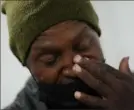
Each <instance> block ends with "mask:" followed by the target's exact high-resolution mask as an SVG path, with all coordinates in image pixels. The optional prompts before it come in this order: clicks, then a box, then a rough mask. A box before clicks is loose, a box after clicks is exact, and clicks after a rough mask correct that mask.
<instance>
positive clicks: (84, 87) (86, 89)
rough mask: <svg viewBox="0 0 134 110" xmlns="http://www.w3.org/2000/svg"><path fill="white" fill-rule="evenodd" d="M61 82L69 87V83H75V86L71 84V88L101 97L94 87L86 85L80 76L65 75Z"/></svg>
mask: <svg viewBox="0 0 134 110" xmlns="http://www.w3.org/2000/svg"><path fill="white" fill-rule="evenodd" d="M60 84H61V85H65V86H66V87H69V85H74V86H71V88H70V89H72V90H76V91H81V92H85V93H87V94H89V95H93V96H99V97H101V96H100V95H99V94H98V93H97V92H96V91H95V90H94V89H92V88H91V87H89V86H88V85H86V84H85V83H84V82H83V81H81V80H80V79H79V78H72V77H65V78H63V79H62V80H61V81H60ZM73 87H74V88H73ZM74 92H75V91H74Z"/></svg>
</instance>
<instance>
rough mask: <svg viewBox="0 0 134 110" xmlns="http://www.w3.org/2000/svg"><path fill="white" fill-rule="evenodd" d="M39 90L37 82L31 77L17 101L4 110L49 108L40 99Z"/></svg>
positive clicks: (41, 109)
mask: <svg viewBox="0 0 134 110" xmlns="http://www.w3.org/2000/svg"><path fill="white" fill-rule="evenodd" d="M38 92H39V91H38V88H37V85H36V82H35V81H34V79H33V78H29V80H28V81H27V83H26V85H25V87H24V88H23V89H22V90H21V91H20V92H19V94H18V95H17V97H16V99H15V101H14V102H13V103H12V104H10V105H9V106H8V107H6V108H4V109H3V110H47V107H46V105H45V104H44V103H42V102H41V101H39V93H38Z"/></svg>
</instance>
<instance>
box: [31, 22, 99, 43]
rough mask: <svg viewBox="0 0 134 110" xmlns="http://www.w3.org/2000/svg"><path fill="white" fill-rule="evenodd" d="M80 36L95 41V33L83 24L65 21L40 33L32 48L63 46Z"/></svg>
mask: <svg viewBox="0 0 134 110" xmlns="http://www.w3.org/2000/svg"><path fill="white" fill-rule="evenodd" d="M82 36H83V37H88V38H90V37H94V38H95V39H96V37H97V33H96V32H95V31H93V30H92V29H91V28H90V27H89V26H88V25H87V24H86V23H84V22H79V21H65V22H62V23H59V24H57V25H55V26H52V27H51V28H49V29H48V30H46V31H44V32H43V33H41V35H40V36H39V37H38V38H37V39H36V41H35V42H34V44H33V46H37V45H45V44H53V45H54V44H56V45H64V44H65V43H66V42H75V41H76V40H78V39H79V38H80V37H82Z"/></svg>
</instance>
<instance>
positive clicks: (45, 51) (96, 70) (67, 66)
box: [27, 21, 134, 110]
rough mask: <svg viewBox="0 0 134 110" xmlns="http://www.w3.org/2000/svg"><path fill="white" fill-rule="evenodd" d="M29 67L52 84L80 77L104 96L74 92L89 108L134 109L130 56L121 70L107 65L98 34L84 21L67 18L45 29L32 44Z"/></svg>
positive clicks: (124, 61)
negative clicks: (68, 19)
mask: <svg viewBox="0 0 134 110" xmlns="http://www.w3.org/2000/svg"><path fill="white" fill-rule="evenodd" d="M80 59H81V60H80ZM27 67H28V68H29V70H30V72H31V73H32V74H33V76H34V77H35V78H36V79H37V80H38V81H40V82H44V83H48V84H53V83H57V84H68V83H70V82H71V81H72V80H71V78H76V77H77V78H80V79H81V80H82V81H83V82H84V83H86V84H87V85H89V86H90V87H92V88H93V89H95V90H96V91H97V92H98V93H99V94H100V95H101V96H102V97H103V98H98V97H93V96H91V95H90V94H85V93H80V91H79V92H76V93H74V95H75V97H76V99H77V100H79V101H80V102H82V103H84V104H85V105H88V106H89V107H90V106H93V107H100V108H102V109H104V110H133V109H134V105H133V102H134V78H133V76H132V73H131V71H130V69H129V66H128V59H127V58H124V59H123V60H122V61H121V63H120V68H119V70H116V69H114V68H113V67H111V66H109V65H107V64H105V63H104V57H103V54H102V50H101V46H100V43H99V37H98V34H97V33H96V32H95V31H94V30H93V29H92V28H90V27H89V26H88V25H86V24H85V23H83V22H78V21H66V22H63V23H59V24H57V25H55V26H52V27H51V28H49V29H48V30H47V31H45V32H43V33H42V34H41V35H40V36H39V37H38V38H37V39H36V41H35V42H34V43H33V45H32V46H31V49H30V53H29V56H28V59H27ZM102 109H100V110H102Z"/></svg>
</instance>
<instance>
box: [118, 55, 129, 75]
mask: <svg viewBox="0 0 134 110" xmlns="http://www.w3.org/2000/svg"><path fill="white" fill-rule="evenodd" d="M128 62H129V57H124V58H123V59H122V60H121V62H120V66H119V70H120V71H121V72H123V73H126V74H129V75H130V74H131V70H130V68H129V64H128Z"/></svg>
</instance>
